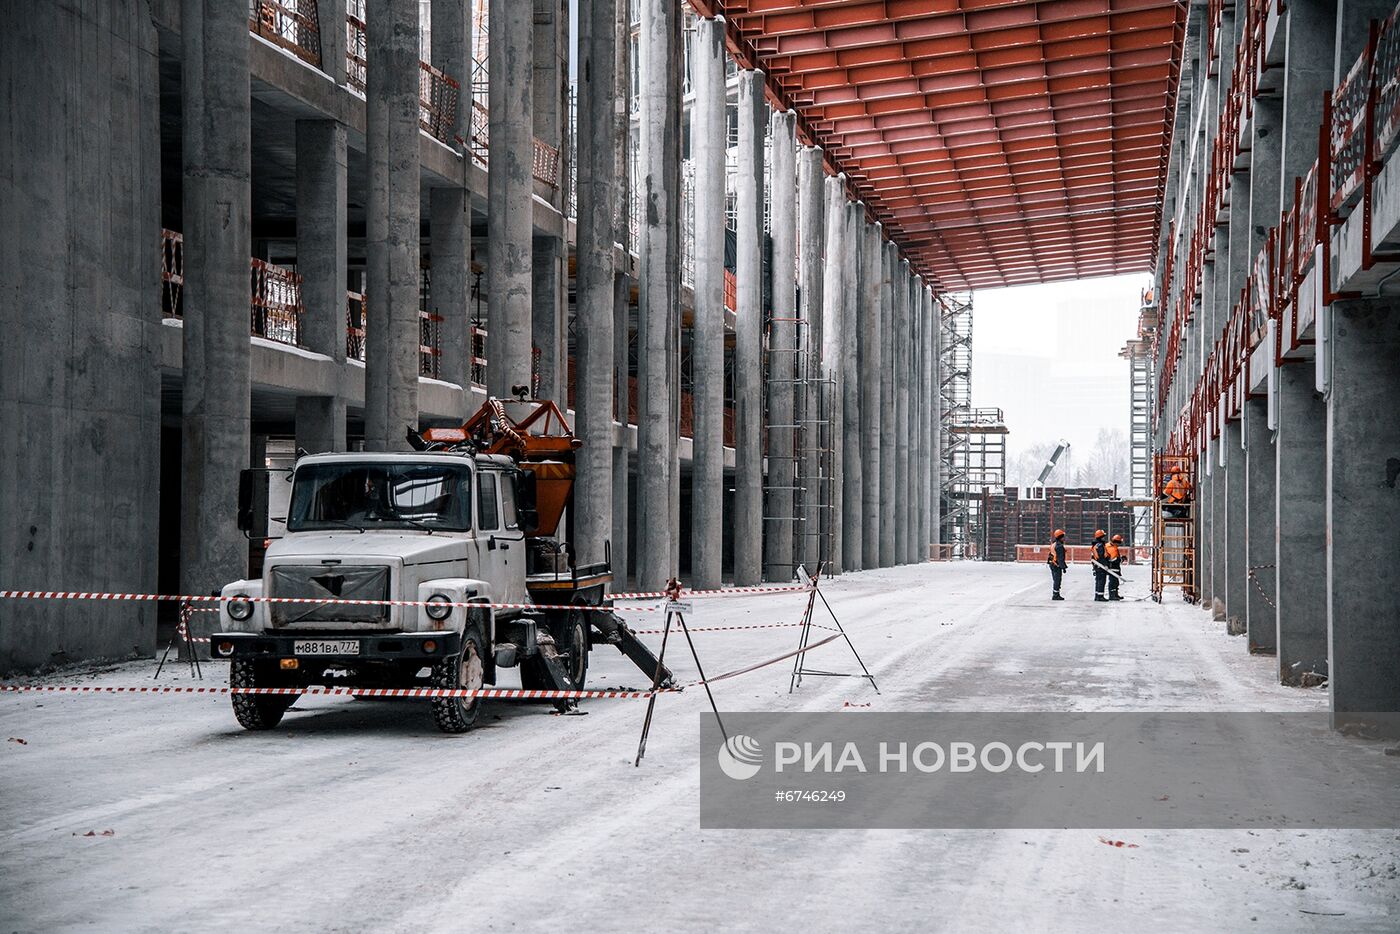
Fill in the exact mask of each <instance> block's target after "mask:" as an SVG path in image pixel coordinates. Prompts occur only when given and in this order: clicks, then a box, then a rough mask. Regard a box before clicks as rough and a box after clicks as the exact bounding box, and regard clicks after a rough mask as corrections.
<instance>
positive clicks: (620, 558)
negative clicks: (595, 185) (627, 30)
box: [612, 34, 632, 590]
mask: <svg viewBox="0 0 1400 934" xmlns="http://www.w3.org/2000/svg"><path fill="white" fill-rule="evenodd" d="M614 35H616V34H614ZM622 191H623V189H622V188H621V187H620V186H619V189H618V197H619V200H621V196H622ZM622 229H623V230H626V229H627V225H626V223H625V221H624V223H623V227H622ZM631 296H632V281H631V279H629V278H628V277H627V276H626V275H624V274H623V273H621V272H619V273H618V274H617V275H616V276H614V277H613V386H614V399H615V401H614V407H615V409H616V418H617V422H615V423H614V429H613V430H614V432H615V433H616V443H615V444H614V445H613V460H612V465H613V469H612V515H613V519H612V563H613V580H614V581H616V582H617V584H616V587H621V588H622V589H623V590H626V589H627V588H626V581H627V579H628V577H629V575H630V574H631V569H632V562H631V560H630V558H631V556H630V540H631V536H630V534H629V530H630V529H631V505H630V504H631V486H632V478H631V460H632V452H631V448H630V447H629V443H628V439H629V436H630V434H631V428H630V424H631V418H630V416H629V415H628V409H629V408H630V407H631V392H632V390H631V382H632V381H631V377H630V375H629V370H630V367H631V364H630V363H629V361H628V347H627V345H628V343H629V341H630V340H631V331H632V299H631Z"/></svg>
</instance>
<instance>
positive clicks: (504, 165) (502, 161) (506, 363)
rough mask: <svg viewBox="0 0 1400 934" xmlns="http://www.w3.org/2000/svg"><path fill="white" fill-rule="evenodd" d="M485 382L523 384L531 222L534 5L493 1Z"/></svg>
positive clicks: (500, 390)
mask: <svg viewBox="0 0 1400 934" xmlns="http://www.w3.org/2000/svg"><path fill="white" fill-rule="evenodd" d="M488 44H489V46H490V52H489V56H488V58H489V66H488V67H489V70H490V81H489V85H490V88H489V90H490V104H489V106H488V108H487V112H488V115H489V116H488V124H489V125H488V131H489V134H490V143H489V147H488V155H487V158H488V161H489V167H490V171H489V172H488V173H487V176H486V180H487V186H486V193H487V194H486V200H487V213H486V239H487V248H486V249H487V260H486V262H487V267H486V289H487V305H486V332H487V334H486V359H487V367H486V389H487V392H489V393H490V394H491V395H492V396H496V397H497V398H514V396H515V390H516V387H529V386H530V370H531V367H530V345H531V326H532V325H531V320H532V319H531V303H532V301H533V296H532V293H533V285H534V277H533V263H532V255H531V253H532V246H533V234H532V228H533V223H534V203H533V191H534V172H533V168H532V166H533V162H534V154H535V148H534V147H535V143H534V136H533V132H532V131H533V128H534V117H533V112H534V67H533V65H534V12H533V6H532V5H531V4H528V3H503V4H497V7H496V8H495V9H493V10H492V16H491V30H490V33H489V36H488Z"/></svg>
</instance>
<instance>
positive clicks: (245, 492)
mask: <svg viewBox="0 0 1400 934" xmlns="http://www.w3.org/2000/svg"><path fill="white" fill-rule="evenodd" d="M270 476H271V471H269V470H267V469H266V468H261V467H249V468H247V469H246V470H241V471H239V472H238V531H240V532H242V533H243V534H244V535H246V536H248V538H252V539H263V538H266V537H267V519H268V517H267V511H268V484H269V479H268V478H269V477H270Z"/></svg>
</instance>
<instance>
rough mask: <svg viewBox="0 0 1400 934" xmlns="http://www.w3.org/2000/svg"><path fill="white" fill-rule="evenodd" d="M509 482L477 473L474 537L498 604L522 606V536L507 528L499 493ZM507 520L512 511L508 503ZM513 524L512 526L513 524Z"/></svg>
mask: <svg viewBox="0 0 1400 934" xmlns="http://www.w3.org/2000/svg"><path fill="white" fill-rule="evenodd" d="M509 485H510V478H509V477H507V476H505V475H504V474H503V473H502V472H501V471H499V470H480V471H478V472H477V484H476V530H477V531H476V535H477V540H478V541H479V542H480V543H481V546H482V547H481V561H482V573H483V575H484V576H485V577H486V579H487V580H489V581H490V582H491V590H492V593H493V598H494V600H495V601H496V602H499V603H523V602H525V536H524V534H523V533H522V532H521V531H520V529H519V528H518V527H517V528H509V527H507V524H506V519H507V517H508V516H507V513H506V511H505V510H504V509H503V508H502V507H503V503H502V501H501V492H502V488H503V487H508V486H509ZM509 502H510V507H511V509H510V516H511V517H513V515H514V512H515V509H514V505H515V501H514V497H511V499H510V501H509ZM513 524H514V523H513Z"/></svg>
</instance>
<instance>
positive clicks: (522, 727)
mask: <svg viewBox="0 0 1400 934" xmlns="http://www.w3.org/2000/svg"><path fill="white" fill-rule="evenodd" d="M1044 576H1045V575H1044V571H1043V569H1041V568H1039V567H1034V566H1015V565H986V564H971V563H968V564H948V565H923V566H916V567H906V568H898V569H892V570H886V571H877V572H869V573H863V574H855V575H848V576H846V577H844V578H841V579H839V580H837V581H834V582H831V583H829V584H828V586H827V594H828V596H829V599H830V600H831V602H832V605H833V607H834V608H835V610H836V611H837V613H838V614H840V616H841V618H842V621H843V622H844V623H845V624H846V626H847V628H848V629H849V631H850V632H851V634H852V637H853V639H854V640H855V643H856V645H857V647H858V648H859V649H860V651H861V652H862V653H863V655H864V657H865V660H866V663H867V664H868V665H869V666H870V668H871V670H872V671H873V672H874V673H875V675H876V676H877V677H878V678H879V680H880V686H881V689H882V691H883V693H882V694H881V695H879V696H876V695H875V694H874V693H873V692H871V691H870V689H869V688H868V687H867V686H865V685H864V684H862V683H861V682H859V681H855V680H848V679H819V680H812V681H809V682H808V683H807V684H805V685H804V686H803V688H802V689H801V690H800V691H799V692H798V693H797V694H795V695H792V696H789V695H788V694H787V693H786V692H787V682H788V670H789V669H788V665H787V664H779V665H775V666H773V667H770V668H765V669H762V670H760V671H757V672H754V673H752V674H748V675H745V676H743V677H741V678H736V679H734V680H731V681H726V682H723V683H721V684H717V685H716V686H715V693H716V696H717V698H718V700H719V702H720V706H721V709H729V710H762V711H767V710H776V711H790V710H791V711H796V710H811V711H830V710H836V709H840V708H841V707H842V705H843V704H844V703H846V702H850V703H853V704H867V703H868V704H871V707H870V708H869V709H871V710H886V711H905V710H993V711H995V710H1280V711H1282V710H1318V709H1325V707H1326V695H1325V693H1323V692H1321V691H1300V690H1296V689H1287V688H1283V687H1281V686H1279V685H1277V684H1276V683H1274V678H1273V677H1272V668H1273V660H1272V659H1263V658H1251V657H1249V656H1248V655H1247V654H1246V653H1245V651H1244V647H1243V645H1242V643H1241V641H1240V640H1239V639H1231V638H1230V637H1228V636H1226V635H1225V634H1224V633H1223V626H1222V625H1221V624H1218V623H1213V622H1211V621H1210V620H1209V618H1208V616H1207V615H1206V614H1205V613H1202V612H1199V611H1197V610H1194V609H1191V608H1188V607H1185V606H1181V605H1174V606H1172V605H1169V606H1166V607H1159V606H1157V605H1155V604H1152V603H1150V602H1128V603H1123V604H1119V605H1114V606H1102V605H1095V604H1092V603H1090V602H1087V601H1088V596H1089V594H1088V592H1087V591H1088V589H1089V585H1088V577H1087V574H1086V573H1085V572H1084V571H1083V570H1081V569H1076V570H1075V571H1074V572H1073V573H1071V575H1070V576H1069V578H1068V579H1067V588H1066V593H1067V595H1068V597H1069V602H1066V603H1062V604H1051V603H1048V602H1046V601H1045V599H1044V598H1045V597H1046V595H1047V594H1046V591H1047V589H1048V588H1047V586H1046V581H1045V580H1044V579H1043V578H1044ZM1130 576H1136V577H1137V578H1138V581H1139V583H1137V584H1135V585H1134V586H1132V587H1131V588H1130V592H1135V593H1139V594H1140V593H1141V591H1142V589H1143V587H1142V584H1141V582H1142V581H1144V580H1145V576H1146V575H1145V572H1144V571H1141V570H1138V571H1136V572H1135V573H1134V572H1130ZM803 600H804V597H803V596H802V595H787V596H774V597H753V598H748V597H745V598H721V599H710V600H704V601H697V604H696V614H695V617H694V618H693V619H692V624H693V625H696V626H718V625H736V624H752V623H771V622H791V621H795V620H796V619H797V618H798V616H799V614H800V611H801V606H802V603H803ZM75 612H80V610H78V609H75ZM633 618H634V619H636V620H637V622H636V623H634V625H639V626H645V625H647V620H648V618H655V620H656V622H657V623H659V622H660V620H659V618H657V617H656V615H655V614H637V615H635V616H634V617H633ZM796 634H797V630H796V629H759V630H750V631H731V632H706V633H699V634H697V635H696V636H695V639H696V644H697V648H698V650H699V651H700V653H701V658H702V661H703V662H704V663H705V666H706V669H707V671H708V672H709V673H710V674H714V673H716V672H719V671H727V670H732V669H737V668H740V667H743V666H744V665H746V664H750V663H753V662H756V661H759V660H762V659H764V658H769V657H773V656H776V655H780V654H782V653H784V652H786V651H788V650H789V649H790V648H792V647H793V646H794V644H795V639H796ZM652 638H653V640H654V639H655V637H652ZM681 647H682V648H683V644H682V646H681ZM674 650H675V646H673V648H672V650H671V651H674ZM819 651H820V652H821V653H823V654H822V656H821V662H820V664H822V665H830V666H832V667H845V666H846V665H847V663H848V658H847V657H846V656H845V655H843V651H842V649H841V648H840V646H839V645H832V646H827V647H824V648H822V649H820V650H819ZM671 657H672V658H674V659H675V660H676V664H675V665H674V666H673V667H674V668H675V669H676V670H677V673H678V674H679V675H681V676H683V677H685V676H691V677H693V666H691V665H688V664H684V663H683V660H682V656H681V655H680V654H675V655H672V656H671ZM812 661H813V664H817V663H818V662H817V657H816V656H815V655H814V657H813V660H812ZM592 664H593V668H592V670H591V672H590V684H589V686H590V687H609V686H629V687H638V686H641V685H642V682H643V678H642V677H641V676H640V675H639V673H638V672H637V671H636V670H635V669H634V668H631V667H630V666H629V665H628V664H627V663H626V662H625V660H624V659H623V658H622V657H621V656H620V655H619V654H617V653H615V652H613V651H612V650H611V649H606V648H604V649H603V650H601V651H598V652H595V653H594V655H593V662H592ZM211 667H212V668H213V669H214V671H213V677H214V678H217V679H220V680H222V679H223V678H224V677H225V672H224V669H223V668H222V667H220V666H218V665H215V666H211ZM153 669H154V666H153V664H151V663H145V662H142V663H132V664H128V665H122V666H118V667H116V668H108V669H104V670H102V671H101V672H99V673H97V674H80V673H74V672H70V673H65V674H63V675H61V676H53V677H52V678H51V679H50V680H52V681H54V682H61V683H70V684H71V683H99V684H100V683H107V684H138V683H142V682H143V681H144V680H147V679H149V678H150V676H151V674H152V672H153ZM175 674H176V677H175V679H169V678H163V679H162V680H163V681H164V682H165V683H171V684H174V683H178V684H187V683H189V681H188V678H187V674H186V672H185V671H184V670H177V671H176V673H175ZM505 684H506V685H511V684H514V681H506V682H505ZM424 706H425V705H424V704H423V703H422V702H412V701H361V702H355V701H350V700H341V699H331V698H303V699H302V700H300V701H299V702H298V704H297V706H296V708H294V709H293V710H292V711H291V712H290V713H289V714H288V716H287V719H286V720H285V721H284V723H283V726H282V727H281V728H280V729H279V730H277V731H274V732H271V733H262V734H253V733H246V732H244V731H242V730H241V729H239V728H238V727H237V725H236V724H235V723H234V720H233V717H232V713H231V711H230V710H229V703H228V700H227V698H201V697H140V696H137V697H116V696H80V697H60V696H56V695H38V694H28V695H6V696H0V738H5V739H6V741H5V742H3V744H0V776H2V777H0V930H4V931H10V930H17V931H48V930H66V929H78V928H82V929H88V930H103V931H110V930H122V931H126V930H151V931H157V930H159V931H169V930H219V931H246V930H249V929H250V927H252V926H255V925H259V926H267V927H271V926H276V927H277V928H279V929H286V930H318V931H357V930H395V931H400V930H401V931H434V930H440V931H457V930H522V931H523V930H539V929H544V928H550V929H554V930H561V929H575V930H583V931H611V930H617V931H632V932H636V931H650V930H656V929H659V928H668V929H673V930H674V929H680V930H715V929H731V930H754V931H768V930H774V929H802V928H805V929H807V930H817V931H826V930H846V931H850V930H874V931H885V930H939V929H948V930H966V931H987V930H1008V929H1018V930H1057V931H1059V930H1064V931H1084V930H1090V929H1095V930H1123V929H1127V928H1129V927H1131V926H1146V928H1147V929H1153V930H1156V929H1161V930H1193V931H1201V930H1231V931H1240V930H1259V931H1280V930H1304V931H1308V930H1319V931H1358V930H1374V931H1390V932H1393V931H1396V930H1400V868H1397V864H1400V833H1397V832H1395V831H1383V832H1382V831H1374V832H1361V831H1346V832H1328V833H1317V832H1312V833H1305V832H1282V831H1244V830H1241V831H1211V832H1201V831H1189V832H1188V831H1153V832H1140V833H1136V834H1134V835H1133V836H1132V837H1131V842H1132V843H1135V844H1138V847H1137V848H1136V849H1118V848H1114V847H1111V846H1105V845H1104V844H1103V843H1102V842H1100V839H1099V837H1100V836H1101V835H1102V834H1100V833H1096V832H1088V831H1053V832H1051V831H1035V832H1026V831H961V832H931V831H900V832H892V831H880V832H873V831H870V832H866V831H844V832H827V831H803V832H774V831H724V832H720V831H701V830H699V828H698V801H697V788H698V782H699V770H698V764H697V763H698V756H699V750H698V749H697V742H696V731H697V723H698V717H697V714H698V713H699V711H700V710H701V709H702V708H703V707H704V695H703V693H702V692H700V691H694V690H692V691H687V692H685V693H684V694H683V695H679V696H665V697H662V698H660V700H659V702H658V704H657V713H656V721H655V723H654V725H653V728H652V733H651V739H650V742H649V745H648V750H647V758H646V759H645V760H644V761H643V763H642V767H641V768H640V769H634V768H633V767H632V757H633V755H634V753H635V750H636V740H637V733H638V730H639V728H640V725H641V719H642V715H643V712H644V702H641V701H632V700H612V701H608V700H598V701H592V702H587V703H586V704H585V708H584V709H585V710H586V711H587V712H588V715H587V716H577V717H558V716H553V715H551V714H550V713H549V712H548V711H549V708H547V707H543V706H538V705H524V704H516V703H512V702H507V701H494V702H489V707H488V708H487V709H486V712H485V714H484V716H483V724H482V726H480V727H478V728H477V729H476V730H475V731H473V732H471V733H469V734H467V735H465V736H444V735H441V734H439V733H438V732H437V731H436V730H435V729H434V728H433V726H432V724H431V721H430V719H429V717H428V715H427V712H426V710H425V709H424ZM19 740H23V741H24V742H19ZM1314 740H1315V738H1309V741H1310V742H1314ZM1319 747H1321V748H1319ZM1300 752H1305V753H1307V754H1310V755H1331V756H1336V757H1338V762H1339V769H1340V770H1341V771H1342V772H1343V774H1344V773H1345V759H1346V757H1348V756H1361V755H1371V756H1374V755H1379V752H1378V751H1376V749H1375V747H1374V746H1366V745H1365V744H1360V743H1357V742H1354V741H1347V740H1343V739H1340V738H1323V739H1322V740H1320V741H1316V742H1315V744H1314V745H1313V746H1312V747H1309V748H1308V749H1304V750H1300ZM1397 772H1400V768H1398V769H1397ZM1363 793H1364V792H1363ZM108 830H110V831H111V832H112V833H111V835H110V836H106V835H103V834H104V832H105V831H108ZM89 831H94V832H95V833H96V834H97V835H95V836H86V834H87V833H88V832H89ZM1106 833H1107V835H1109V836H1112V834H1111V832H1108V831H1107V830H1106ZM1120 836H1121V834H1120Z"/></svg>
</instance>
